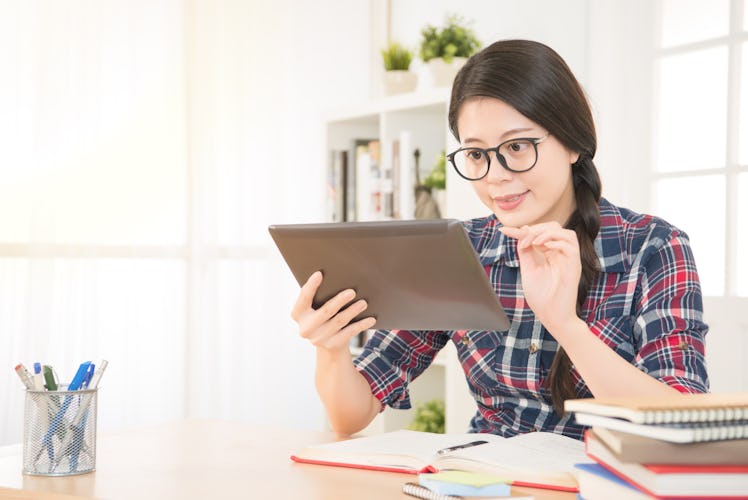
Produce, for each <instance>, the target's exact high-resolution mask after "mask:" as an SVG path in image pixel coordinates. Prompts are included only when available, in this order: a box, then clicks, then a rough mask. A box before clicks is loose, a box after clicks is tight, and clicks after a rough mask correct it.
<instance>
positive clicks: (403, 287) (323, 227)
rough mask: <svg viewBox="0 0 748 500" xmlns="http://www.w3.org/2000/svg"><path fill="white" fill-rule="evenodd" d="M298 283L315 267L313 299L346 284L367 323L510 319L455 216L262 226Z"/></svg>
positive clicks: (480, 325) (454, 325) (391, 325)
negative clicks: (318, 279)
mask: <svg viewBox="0 0 748 500" xmlns="http://www.w3.org/2000/svg"><path fill="white" fill-rule="evenodd" d="M268 230H269V232H270V235H271V236H272V238H273V240H274V241H275V244H276V245H277V247H278V249H279V250H280V252H281V254H282V256H283V258H284V259H285V261H286V264H287V265H288V267H289V268H290V269H291V272H292V274H293V275H294V277H295V278H296V281H297V282H298V283H299V285H301V284H303V283H305V282H306V281H307V279H308V278H309V276H311V274H312V273H314V272H315V271H317V270H320V271H322V274H323V277H324V278H323V280H322V284H321V285H320V288H319V289H318V290H317V294H316V296H315V297H314V301H313V307H315V308H316V307H319V306H321V305H322V304H324V303H325V302H326V301H327V300H329V299H330V298H331V297H333V296H334V295H335V294H337V293H338V292H339V291H341V290H344V289H347V288H352V289H354V290H355V291H356V299H354V300H358V299H361V298H363V299H366V301H367V303H368V308H367V309H366V310H365V311H364V312H363V313H362V314H360V315H359V316H358V317H357V318H356V319H360V318H365V317H368V316H374V317H376V319H377V322H376V323H375V324H374V328H379V329H385V330H392V329H408V330H498V331H504V330H507V329H509V320H508V319H507V316H506V314H505V313H504V310H503V309H502V308H501V304H500V303H499V298H498V296H497V295H496V292H495V291H494V289H493V287H492V286H491V283H490V282H489V280H488V276H487V274H486V270H485V269H484V268H483V266H482V265H481V263H480V260H479V259H478V255H477V254H476V252H475V249H474V248H473V246H472V245H471V243H470V239H469V238H468V236H467V233H466V232H465V229H464V228H463V226H462V224H461V223H460V222H459V221H457V220H454V219H430V220H396V221H376V222H335V223H319V224H283V225H271V226H269V228H268Z"/></svg>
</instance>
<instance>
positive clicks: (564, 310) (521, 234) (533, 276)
mask: <svg viewBox="0 0 748 500" xmlns="http://www.w3.org/2000/svg"><path fill="white" fill-rule="evenodd" d="M500 230H501V232H502V233H504V234H505V235H507V236H508V237H510V238H516V239H517V252H518V255H519V265H520V272H521V275H522V288H523V290H524V294H525V300H526V301H527V305H528V306H530V309H532V310H533V312H534V313H535V316H536V317H537V318H538V319H539V320H540V322H541V323H543V326H545V327H546V328H547V329H548V331H550V332H551V333H554V332H562V331H564V325H567V324H570V322H571V321H578V318H577V314H576V305H577V287H578V285H579V278H580V276H581V273H582V263H581V259H580V256H579V242H578V241H577V235H576V233H575V232H574V231H572V230H571V229H564V228H563V227H561V225H560V224H559V223H558V222H544V223H541V224H534V225H532V226H522V227H521V228H517V227H502V228H500Z"/></svg>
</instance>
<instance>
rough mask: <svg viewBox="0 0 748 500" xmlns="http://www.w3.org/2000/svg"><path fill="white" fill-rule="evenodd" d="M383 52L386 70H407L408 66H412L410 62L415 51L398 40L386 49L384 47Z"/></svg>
mask: <svg viewBox="0 0 748 500" xmlns="http://www.w3.org/2000/svg"><path fill="white" fill-rule="evenodd" d="M381 52H382V59H383V61H384V69H385V70H387V71H393V70H406V71H407V70H408V68H410V62H411V61H412V60H413V51H412V50H410V49H408V48H407V47H404V46H402V45H400V44H399V43H397V42H392V43H390V44H389V45H388V46H387V48H386V49H382V51H381Z"/></svg>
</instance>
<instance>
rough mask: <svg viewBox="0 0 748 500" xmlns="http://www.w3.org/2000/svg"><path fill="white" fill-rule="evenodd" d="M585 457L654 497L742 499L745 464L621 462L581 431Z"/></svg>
mask: <svg viewBox="0 0 748 500" xmlns="http://www.w3.org/2000/svg"><path fill="white" fill-rule="evenodd" d="M584 441H585V449H586V453H587V456H588V457H590V458H591V459H593V460H594V461H595V462H597V463H599V464H600V465H602V466H603V467H605V468H606V469H608V470H609V471H610V472H612V473H614V474H616V475H617V476H618V477H620V478H621V479H623V480H625V481H627V482H629V483H631V484H632V485H634V486H635V487H636V488H637V489H639V490H642V491H644V492H645V493H647V494H649V495H653V496H655V497H657V498H704V497H707V498H733V497H738V498H746V495H748V463H747V464H744V465H714V464H646V463H638V462H623V461H621V460H619V459H618V458H617V457H616V455H615V454H614V453H613V452H612V451H611V450H610V449H608V447H607V446H605V444H603V442H602V441H600V440H599V439H597V437H596V436H595V435H594V434H593V433H592V432H589V431H586V432H585V439H584Z"/></svg>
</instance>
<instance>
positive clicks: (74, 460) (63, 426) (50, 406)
mask: <svg viewBox="0 0 748 500" xmlns="http://www.w3.org/2000/svg"><path fill="white" fill-rule="evenodd" d="M97 395H98V389H83V390H77V391H67V390H58V391H34V390H27V391H26V403H25V406H24V419H23V473H24V474H31V475H38V476H69V475H73V474H84V473H86V472H91V471H93V470H95V469H96V409H97Z"/></svg>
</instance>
